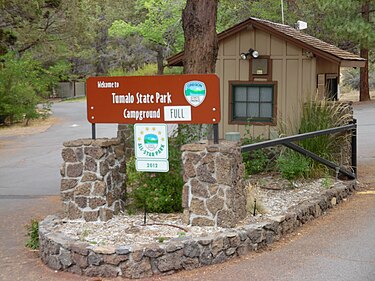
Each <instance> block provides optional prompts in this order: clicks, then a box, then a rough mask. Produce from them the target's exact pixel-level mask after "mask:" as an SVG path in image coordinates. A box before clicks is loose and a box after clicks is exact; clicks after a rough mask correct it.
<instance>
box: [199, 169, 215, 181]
mask: <svg viewBox="0 0 375 281" xmlns="http://www.w3.org/2000/svg"><path fill="white" fill-rule="evenodd" d="M197 177H198V179H199V180H200V181H201V182H205V183H216V179H215V178H214V177H213V176H212V175H211V173H210V171H209V170H208V168H207V165H200V166H198V168H197Z"/></svg>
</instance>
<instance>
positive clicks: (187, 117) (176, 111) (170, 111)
mask: <svg viewBox="0 0 375 281" xmlns="http://www.w3.org/2000/svg"><path fill="white" fill-rule="evenodd" d="M164 121H191V106H164Z"/></svg>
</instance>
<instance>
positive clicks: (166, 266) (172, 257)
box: [155, 250, 183, 272]
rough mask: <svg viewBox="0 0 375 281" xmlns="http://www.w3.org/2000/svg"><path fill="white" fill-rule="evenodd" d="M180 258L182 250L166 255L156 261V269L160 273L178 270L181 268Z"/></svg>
mask: <svg viewBox="0 0 375 281" xmlns="http://www.w3.org/2000/svg"><path fill="white" fill-rule="evenodd" d="M182 256H183V251H182V250H178V251H175V252H173V253H167V254H165V255H163V256H161V257H159V258H157V259H156V262H155V264H156V267H157V268H158V270H159V271H160V272H167V271H171V270H179V269H181V268H182Z"/></svg>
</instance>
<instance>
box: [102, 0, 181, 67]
mask: <svg viewBox="0 0 375 281" xmlns="http://www.w3.org/2000/svg"><path fill="white" fill-rule="evenodd" d="M183 2H184V1H183V0H168V1H165V0H138V1H137V2H136V7H137V11H138V14H142V16H140V17H139V18H144V20H143V21H141V22H138V23H132V22H128V21H125V20H116V21H114V22H113V24H112V26H111V28H110V31H109V32H110V35H112V36H114V37H122V38H129V37H130V36H132V35H134V34H138V35H140V36H141V37H143V38H144V44H145V45H146V46H147V47H148V48H149V49H151V50H152V51H154V52H155V53H156V61H157V65H158V74H162V73H163V69H164V59H165V57H167V56H168V55H170V54H171V53H172V52H176V51H179V50H181V47H182V41H183V37H182V29H181V25H180V22H181V10H182V5H183Z"/></svg>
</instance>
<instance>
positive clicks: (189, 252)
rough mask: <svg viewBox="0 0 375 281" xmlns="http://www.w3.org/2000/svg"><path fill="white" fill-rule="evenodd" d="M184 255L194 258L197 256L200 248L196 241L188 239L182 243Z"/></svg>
mask: <svg viewBox="0 0 375 281" xmlns="http://www.w3.org/2000/svg"><path fill="white" fill-rule="evenodd" d="M184 255H185V256H186V257H190V258H194V257H199V255H200V249H199V244H198V242H196V241H188V242H186V243H185V244H184Z"/></svg>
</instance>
